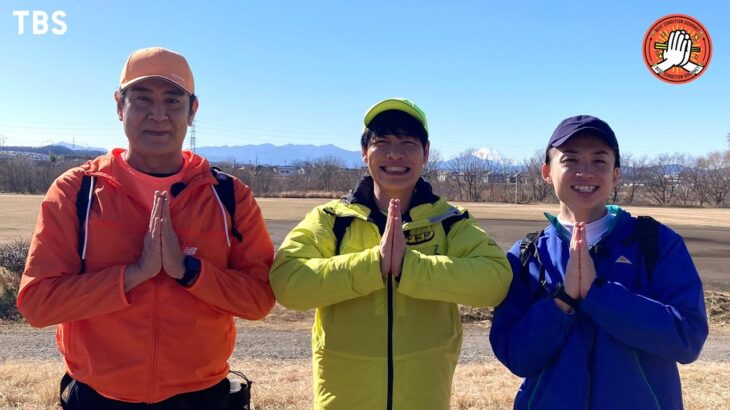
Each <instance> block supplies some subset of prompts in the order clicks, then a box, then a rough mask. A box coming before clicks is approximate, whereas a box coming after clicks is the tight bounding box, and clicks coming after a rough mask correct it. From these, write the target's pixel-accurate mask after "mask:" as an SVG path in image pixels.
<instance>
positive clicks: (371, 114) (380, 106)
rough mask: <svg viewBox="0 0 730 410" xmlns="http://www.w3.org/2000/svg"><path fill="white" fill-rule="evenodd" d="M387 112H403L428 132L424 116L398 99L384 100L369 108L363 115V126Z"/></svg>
mask: <svg viewBox="0 0 730 410" xmlns="http://www.w3.org/2000/svg"><path fill="white" fill-rule="evenodd" d="M389 110H398V111H403V112H405V113H406V114H408V115H410V116H411V117H413V118H415V119H417V120H418V122H420V123H421V125H423V128H424V129H425V130H426V132H428V123H427V122H426V117H425V115H424V114H423V113H422V112H420V111H419V110H417V109H416V108H414V107H413V106H412V105H410V104H408V103H407V102H405V101H402V100H398V99H389V100H384V101H381V102H379V103H377V104H375V105H373V106H372V107H370V109H369V110H368V112H367V113H366V114H365V120H364V122H365V126H366V127H367V126H369V125H370V122H371V121H372V120H373V118H375V117H376V116H377V115H378V114H380V113H382V112H385V111H389Z"/></svg>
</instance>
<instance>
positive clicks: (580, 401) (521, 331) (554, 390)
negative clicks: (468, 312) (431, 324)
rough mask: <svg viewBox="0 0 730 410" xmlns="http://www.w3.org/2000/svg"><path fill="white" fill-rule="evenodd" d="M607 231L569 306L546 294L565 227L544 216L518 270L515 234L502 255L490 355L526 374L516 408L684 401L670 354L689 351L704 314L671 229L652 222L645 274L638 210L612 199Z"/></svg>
mask: <svg viewBox="0 0 730 410" xmlns="http://www.w3.org/2000/svg"><path fill="white" fill-rule="evenodd" d="M608 209H609V212H611V213H613V214H615V215H616V217H615V218H614V219H613V225H612V227H611V228H610V229H609V231H608V232H607V234H606V235H604V237H603V238H602V239H601V240H600V241H599V242H598V244H597V245H596V246H593V247H592V248H591V250H590V253H591V256H592V258H593V261H594V264H595V266H596V273H597V276H598V277H602V278H605V279H606V280H607V282H605V283H604V284H602V285H600V282H601V281H596V282H594V284H593V286H592V287H591V289H590V290H589V292H588V295H587V296H586V298H585V299H584V300H583V301H582V302H581V305H580V307H579V308H578V310H577V311H576V312H575V313H573V314H565V313H563V311H561V310H560V309H559V308H558V307H557V306H556V305H555V302H554V301H553V298H552V297H550V296H549V293H548V292H550V291H551V290H552V289H553V288H554V287H555V285H556V284H557V283H560V282H562V280H563V276H564V273H565V267H566V266H567V262H568V250H569V245H570V240H569V238H567V237H566V234H567V231H566V230H565V228H563V227H562V226H560V225H559V224H558V223H557V220H556V219H555V218H554V217H553V218H549V219H551V225H550V226H548V227H547V228H546V229H545V231H544V234H543V236H542V237H541V238H540V239H539V241H538V243H537V248H538V255H539V257H540V259H541V261H542V264H543V265H544V267H545V279H546V282H547V285H546V288H547V289H543V288H542V287H541V286H540V285H539V284H538V280H537V278H538V275H539V269H540V268H539V267H540V265H539V263H538V262H537V261H536V258H535V257H534V256H533V257H532V258H531V259H530V261H529V265H528V269H529V274H528V272H527V270H525V272H522V273H521V271H522V266H521V264H520V243H519V242H518V243H516V244H515V245H514V246H513V247H512V249H511V250H510V251H509V253H508V254H507V257H508V259H509V261H510V264H511V265H512V270H513V272H515V274H514V279H513V280H512V285H511V287H510V290H509V294H508V295H507V298H506V299H505V301H504V302H503V303H502V304H501V305H500V306H499V307H498V308H497V309H496V312H495V315H494V321H493V324H492V329H491V333H490V336H489V338H490V341H491V343H492V348H493V349H494V353H495V354H496V356H497V358H498V359H499V360H500V361H501V362H502V363H504V364H505V365H506V366H507V367H508V368H509V369H510V370H511V371H512V372H513V373H514V374H516V375H518V376H520V377H524V378H525V380H524V383H523V384H522V386H521V387H520V390H519V391H518V393H517V397H516V398H515V405H514V407H515V409H593V410H599V409H611V410H614V409H642V410H643V409H663V410H667V409H682V408H683V407H682V388H681V383H680V380H679V373H678V371H677V362H679V363H690V362H692V361H694V360H696V359H697V356H699V354H700V351H701V350H702V345H703V344H704V342H705V339H706V338H707V332H708V326H707V314H706V312H705V303H704V298H703V292H702V283H701V282H700V278H699V275H698V273H697V269H696V268H695V266H694V264H693V263H692V259H691V257H690V255H689V252H688V251H687V247H686V246H685V244H684V241H683V240H682V237H680V236H679V235H678V234H677V233H675V232H674V231H672V230H671V229H669V228H668V227H666V226H664V225H662V226H660V229H659V259H658V262H657V264H656V265H655V267H654V269H653V270H652V272H651V274H650V275H649V274H647V272H646V270H645V268H644V262H643V256H642V253H641V251H640V249H639V246H638V243H637V241H636V240H632V236H633V234H634V231H635V227H636V221H637V219H636V218H633V217H631V215H629V214H628V213H627V212H625V211H623V210H621V209H620V208H618V207H616V206H609V207H608Z"/></svg>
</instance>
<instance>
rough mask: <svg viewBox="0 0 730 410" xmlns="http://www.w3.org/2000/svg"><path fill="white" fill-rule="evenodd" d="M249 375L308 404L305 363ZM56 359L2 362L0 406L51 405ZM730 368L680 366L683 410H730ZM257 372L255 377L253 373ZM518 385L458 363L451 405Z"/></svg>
mask: <svg viewBox="0 0 730 410" xmlns="http://www.w3.org/2000/svg"><path fill="white" fill-rule="evenodd" d="M231 366H232V367H233V368H238V369H245V370H246V373H247V374H248V375H249V376H251V377H253V379H254V384H253V398H254V404H255V406H256V409H258V410H266V409H277V410H278V409H287V410H288V409H307V408H311V402H312V392H311V382H312V375H311V370H310V365H309V361H285V360H248V361H246V362H245V363H238V362H233V363H231ZM62 372H63V366H62V365H61V363H59V362H14V363H4V364H0V408H2V409H16V408H17V409H55V408H57V407H56V404H55V403H56V399H57V398H56V396H57V395H58V384H57V383H58V379H59V378H60V375H61V374H63V373H62ZM729 372H730V366H729V365H728V364H727V363H713V362H703V361H699V362H695V363H693V364H691V365H687V366H681V367H680V373H681V376H682V382H683V384H684V403H685V408H686V409H687V410H721V409H729V408H730V378H729V377H727V375H728V373H729ZM252 375H255V376H252ZM519 385H520V379H519V378H517V377H516V376H513V375H512V374H510V373H509V372H508V371H506V370H505V369H504V367H502V366H501V365H500V364H499V363H496V362H486V363H479V364H466V365H459V366H458V367H457V368H456V374H455V376H454V386H453V394H452V398H451V408H452V409H459V410H466V409H474V410H476V409H479V410H489V409H511V408H512V399H513V398H514V394H515V392H516V391H517V388H518V387H519Z"/></svg>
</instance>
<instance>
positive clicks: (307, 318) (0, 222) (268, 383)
mask: <svg viewBox="0 0 730 410" xmlns="http://www.w3.org/2000/svg"><path fill="white" fill-rule="evenodd" d="M41 199H42V197H40V196H31V195H5V194H0V243H6V242H9V241H13V240H16V239H19V238H29V237H30V235H31V233H32V230H33V227H34V224H35V218H36V216H37V213H38V208H39V205H40V201H41ZM325 201H327V200H325V199H275V198H261V199H259V200H258V202H259V204H260V206H261V208H262V211H263V214H264V217H265V218H266V219H267V221H297V220H300V219H301V218H302V217H303V216H304V215H305V214H306V212H308V211H309V210H311V209H312V208H313V207H314V206H316V205H319V204H321V203H323V202H325ZM461 205H464V206H466V207H467V208H469V210H470V212H471V214H472V215H474V216H475V217H476V218H479V219H501V220H526V221H541V220H544V217H543V216H542V212H543V211H546V210H547V211H550V212H555V211H557V207H556V206H554V205H553V206H550V205H544V204H536V205H514V204H485V203H465V204H461ZM628 209H629V211H631V212H632V213H634V214H642V215H652V216H654V217H656V218H658V219H660V220H661V221H662V222H665V223H669V224H678V225H691V226H699V227H702V226H708V227H720V228H730V209H694V208H638V207H628ZM718 306H720V305H719V304H718ZM722 306H723V307H722V309H725V307H724V306H726V304H722ZM711 308H713V307H712V306H708V309H711ZM723 312H724V313H727V312H725V311H723ZM721 313H722V312H721ZM279 314H280V315H281V317H272V320H268V319H267V320H266V321H264V322H257V323H252V324H251V326H264V327H268V328H271V329H277V330H286V329H292V330H293V329H298V330H301V329H306V328H308V327H309V326H310V325H311V313H310V314H309V315H307V314H305V315H304V316H302V315H301V314H295V313H292V312H291V311H285V310H279ZM718 326H719V327H718ZM718 329H720V333H722V334H726V335H730V326H728V325H716V326H714V327H713V330H712V332H715V331H717V330H718ZM720 343H724V345H723V346H727V344H726V343H730V337H728V338H724V339H722V340H721V342H720ZM3 348H5V347H3ZM232 367H233V368H238V369H242V370H245V372H246V374H247V375H249V376H250V377H251V378H252V379H253V380H254V381H255V384H254V392H253V396H254V401H255V404H256V408H257V409H306V408H311V377H312V376H311V366H310V362H309V360H300V359H297V360H273V359H272V360H259V359H256V360H246V361H245V362H236V361H234V362H232ZM62 372H63V366H62V364H61V363H60V362H59V361H57V360H49V361H6V362H3V363H0V409H54V408H57V407H56V405H55V403H56V398H57V394H58V393H57V392H58V390H57V389H58V380H59V378H60V376H61V374H62ZM680 372H681V374H682V382H683V386H684V402H685V408H687V409H692V410H700V409H702V410H705V409H730V360H719V361H709V360H701V361H698V362H695V363H693V364H691V365H687V366H680ZM519 384H520V379H519V378H517V377H515V376H513V375H512V374H510V373H509V371H507V370H506V369H505V368H504V367H503V366H501V365H500V364H499V363H497V362H496V361H495V360H494V359H487V360H485V361H484V362H483V363H467V364H460V365H459V366H458V367H457V369H456V376H455V378H454V392H453V395H452V405H451V407H452V409H510V408H511V406H512V400H513V398H514V394H515V392H516V391H517V388H518V386H519Z"/></svg>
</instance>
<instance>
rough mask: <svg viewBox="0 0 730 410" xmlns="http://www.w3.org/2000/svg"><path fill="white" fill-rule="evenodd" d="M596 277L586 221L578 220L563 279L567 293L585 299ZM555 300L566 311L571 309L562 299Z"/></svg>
mask: <svg viewBox="0 0 730 410" xmlns="http://www.w3.org/2000/svg"><path fill="white" fill-rule="evenodd" d="M594 279H596V267H595V265H594V264H593V259H592V258H591V255H590V254H589V253H588V241H587V240H586V227H585V223H583V222H578V223H577V224H575V226H574V227H573V235H572V236H571V238H570V257H569V259H568V266H567V267H566V269H565V278H564V279H563V287H564V289H565V293H567V294H568V296H570V297H572V298H573V299H585V297H586V295H588V290H590V288H591V285H592V284H593V280H594ZM553 300H555V303H556V304H557V305H558V307H559V308H560V309H562V310H563V311H564V312H569V311H570V310H571V307H570V306H568V304H567V303H565V302H563V301H562V300H559V299H553Z"/></svg>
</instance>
